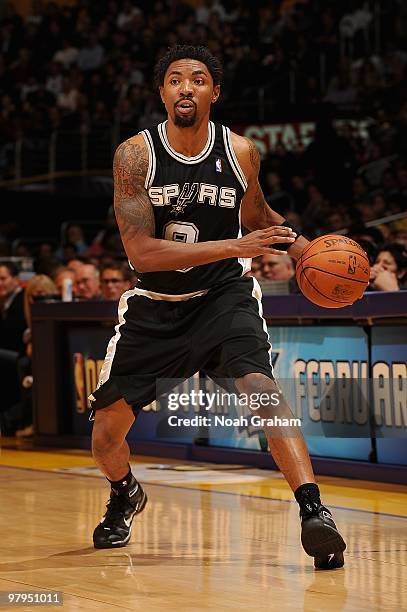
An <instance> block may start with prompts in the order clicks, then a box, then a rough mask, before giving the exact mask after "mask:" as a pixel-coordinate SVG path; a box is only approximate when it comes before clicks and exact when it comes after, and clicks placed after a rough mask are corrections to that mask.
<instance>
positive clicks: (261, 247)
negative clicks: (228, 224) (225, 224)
mask: <svg viewBox="0 0 407 612" xmlns="http://www.w3.org/2000/svg"><path fill="white" fill-rule="evenodd" d="M296 237H297V234H296V233H295V232H293V231H292V229H291V228H289V227H285V226H282V225H272V226H271V227H267V228H266V229H262V230H255V231H254V232H250V234H246V236H243V237H242V238H237V239H236V240H233V243H234V246H235V247H236V253H237V256H238V257H258V256H259V255H286V254H287V253H286V251H280V250H278V249H273V248H272V246H271V245H272V244H276V243H288V244H291V243H293V242H294V240H295V239H296ZM287 248H288V247H287Z"/></svg>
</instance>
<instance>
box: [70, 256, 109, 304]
mask: <svg viewBox="0 0 407 612" xmlns="http://www.w3.org/2000/svg"><path fill="white" fill-rule="evenodd" d="M99 277H100V274H99V270H98V269H97V267H96V266H95V264H93V263H84V264H82V266H81V267H80V268H78V270H77V271H76V272H75V285H74V291H75V297H76V298H77V299H79V300H100V299H101V297H102V296H101V293H100V278H99Z"/></svg>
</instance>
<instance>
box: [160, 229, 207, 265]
mask: <svg viewBox="0 0 407 612" xmlns="http://www.w3.org/2000/svg"><path fill="white" fill-rule="evenodd" d="M198 236H199V229H198V228H197V227H196V225H195V224H194V223H186V222H183V221H180V222H176V221H170V222H169V223H167V224H166V225H165V226H164V234H163V237H164V240H173V241H174V242H187V243H188V244H192V243H194V242H198ZM189 270H192V268H183V269H182V270H177V272H189Z"/></svg>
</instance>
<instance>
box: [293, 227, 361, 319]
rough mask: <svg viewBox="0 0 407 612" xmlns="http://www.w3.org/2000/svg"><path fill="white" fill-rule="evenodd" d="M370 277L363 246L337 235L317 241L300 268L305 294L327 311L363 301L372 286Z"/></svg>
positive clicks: (304, 254)
mask: <svg viewBox="0 0 407 612" xmlns="http://www.w3.org/2000/svg"><path fill="white" fill-rule="evenodd" d="M369 275H370V266H369V260H368V257H367V255H366V253H365V251H364V250H363V249H362V247H361V246H360V245H359V244H358V243H357V242H355V241H354V240H351V239H350V238H346V236H339V235H337V234H327V235H326V236H320V237H319V238H316V239H315V240H313V241H312V242H311V243H310V244H309V245H308V246H307V247H305V249H304V250H303V252H302V253H301V257H300V258H299V259H298V261H297V266H296V277H297V283H298V286H299V288H300V289H301V291H302V293H303V294H304V295H305V297H307V298H308V299H309V300H310V301H311V302H313V303H314V304H317V305H318V306H324V307H325V308H343V307H344V306H350V305H351V304H353V302H355V301H356V300H359V299H360V298H361V297H362V295H363V293H364V292H365V290H366V287H367V286H368V284H369Z"/></svg>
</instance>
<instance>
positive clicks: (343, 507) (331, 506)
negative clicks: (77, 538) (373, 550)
mask: <svg viewBox="0 0 407 612" xmlns="http://www.w3.org/2000/svg"><path fill="white" fill-rule="evenodd" d="M88 467H89V466H88ZM0 468H11V469H16V470H27V471H30V472H51V473H52V474H59V475H61V476H73V477H79V478H99V479H100V476H96V475H93V474H72V473H68V472H58V471H57V470H58V469H60V468H53V469H51V470H50V469H40V468H27V467H20V466H14V465H0ZM140 482H141V484H144V485H145V486H149V487H150V486H152V487H166V488H167V489H180V490H182V491H195V492H196V491H198V492H199V493H216V494H218V495H233V496H235V497H246V498H247V499H263V500H269V501H276V502H282V503H286V504H296V503H297V502H296V500H295V499H277V498H276V497H264V496H262V495H247V494H246V493H235V492H233V491H211V490H209V489H199V488H198V487H182V486H180V485H171V484H165V483H161V482H142V481H140ZM209 486H210V485H209ZM329 507H330V508H335V510H349V511H350V512H363V513H364V514H374V515H378V516H388V517H390V518H399V519H404V520H407V516H403V515H402V514H390V513H389V512H377V511H375V510H362V509H360V508H349V507H348V506H334V505H332V504H329Z"/></svg>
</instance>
